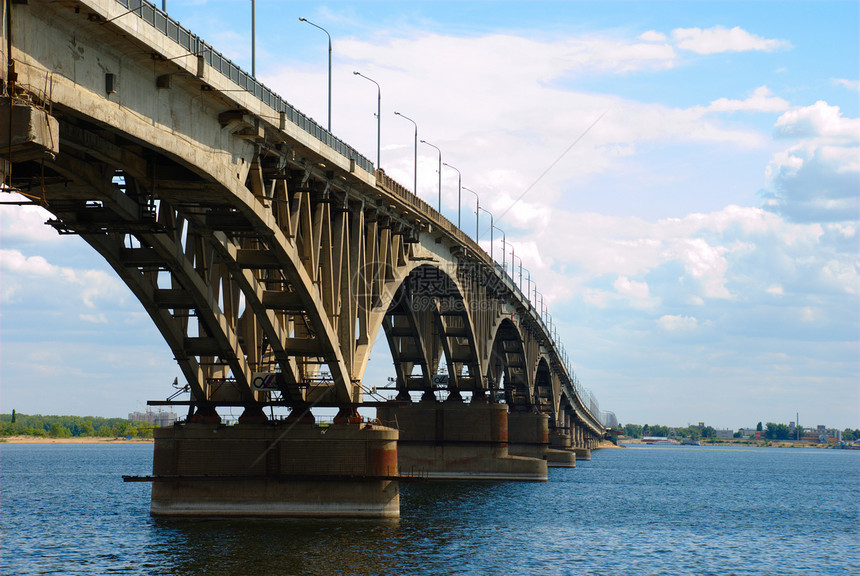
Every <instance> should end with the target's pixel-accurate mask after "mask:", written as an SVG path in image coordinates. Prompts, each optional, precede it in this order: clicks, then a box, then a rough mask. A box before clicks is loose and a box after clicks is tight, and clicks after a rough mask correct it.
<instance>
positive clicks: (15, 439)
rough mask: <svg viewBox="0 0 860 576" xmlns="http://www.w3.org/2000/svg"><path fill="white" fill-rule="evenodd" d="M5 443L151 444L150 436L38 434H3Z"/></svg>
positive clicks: (2, 440)
mask: <svg viewBox="0 0 860 576" xmlns="http://www.w3.org/2000/svg"><path fill="white" fill-rule="evenodd" d="M0 443H5V444H152V438H131V439H127V438H93V437H87V438H41V437H39V436H3V437H0Z"/></svg>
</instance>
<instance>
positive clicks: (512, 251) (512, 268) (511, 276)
mask: <svg viewBox="0 0 860 576" xmlns="http://www.w3.org/2000/svg"><path fill="white" fill-rule="evenodd" d="M505 246H510V247H511V275H510V279H511V282H513V281H514V245H513V244H509V243H508V242H506V241H505V238H504V236H503V237H502V270H504V271H505V274H507V273H508V267H507V266H506V265H505V260H504V258H505V257H504V254H505Z"/></svg>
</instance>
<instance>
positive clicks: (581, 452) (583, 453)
mask: <svg viewBox="0 0 860 576" xmlns="http://www.w3.org/2000/svg"><path fill="white" fill-rule="evenodd" d="M573 452H574V454H576V459H577V460H591V450H589V449H588V448H574V449H573Z"/></svg>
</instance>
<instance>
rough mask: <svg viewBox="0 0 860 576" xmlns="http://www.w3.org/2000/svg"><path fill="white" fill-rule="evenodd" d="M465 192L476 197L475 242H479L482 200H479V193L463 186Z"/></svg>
mask: <svg viewBox="0 0 860 576" xmlns="http://www.w3.org/2000/svg"><path fill="white" fill-rule="evenodd" d="M463 190H465V191H466V192H471V193H472V194H474V195H475V242H477V241H478V231H479V230H478V229H479V227H480V222H481V219H480V210H481V199H480V198H478V193H477V192H475V191H474V190H471V189H469V188H466V187H465V186H463Z"/></svg>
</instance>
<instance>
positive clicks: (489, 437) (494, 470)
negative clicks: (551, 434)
mask: <svg viewBox="0 0 860 576" xmlns="http://www.w3.org/2000/svg"><path fill="white" fill-rule="evenodd" d="M507 409H508V407H507V405H505V404H481V403H476V404H461V403H458V402H443V403H437V402H419V403H417V404H409V405H396V404H392V405H391V406H382V407H379V408H377V415H378V418H379V419H380V420H381V421H382V423H383V424H385V425H386V426H391V427H395V428H398V431H399V432H400V440H399V441H398V446H397V454H398V462H399V466H400V471H401V474H403V475H405V476H417V477H422V478H429V479H436V480H523V481H545V480H546V479H547V465H546V460H544V459H542V458H541V459H537V458H528V457H520V456H516V455H512V454H510V453H509V451H508V443H507V441H508V416H509V415H508V411H507Z"/></svg>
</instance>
